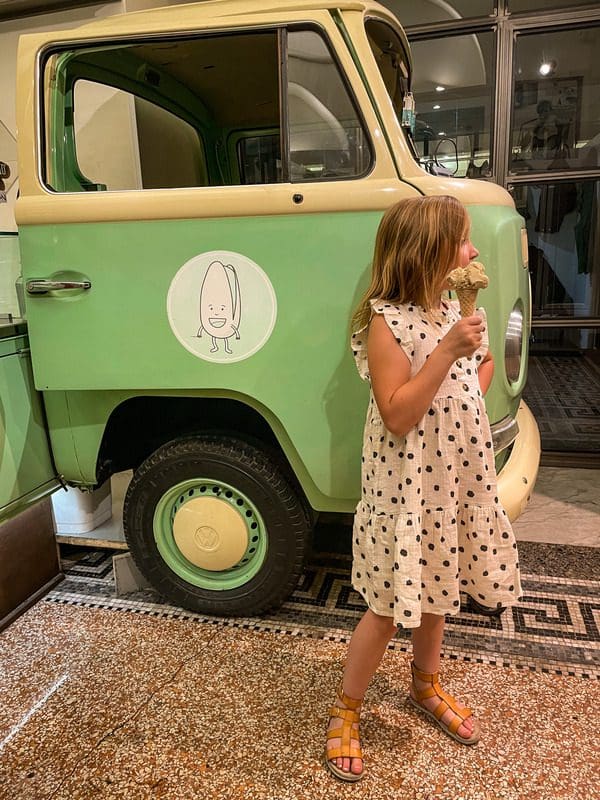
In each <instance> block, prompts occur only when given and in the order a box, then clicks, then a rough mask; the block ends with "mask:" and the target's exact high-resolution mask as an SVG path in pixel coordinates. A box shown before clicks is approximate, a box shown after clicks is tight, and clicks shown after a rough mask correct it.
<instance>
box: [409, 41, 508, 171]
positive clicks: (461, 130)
mask: <svg viewBox="0 0 600 800" xmlns="http://www.w3.org/2000/svg"><path fill="white" fill-rule="evenodd" d="M411 47H412V51H413V59H414V76H415V78H414V83H413V92H414V95H415V101H416V110H417V129H416V133H415V139H416V143H417V149H418V151H419V155H420V156H421V158H422V160H423V161H424V162H425V163H426V162H428V161H430V160H432V161H434V162H436V163H437V164H439V165H441V166H444V167H446V169H447V170H448V171H449V172H450V173H451V174H452V175H456V176H460V177H464V176H466V177H468V178H480V177H487V176H488V175H489V174H491V165H490V148H491V130H492V118H493V114H492V111H493V97H492V94H493V88H494V77H495V66H494V34H493V33H491V32H487V33H477V34H469V35H467V36H445V37H444V38H443V39H430V40H427V41H418V42H413V43H412V45H411Z"/></svg>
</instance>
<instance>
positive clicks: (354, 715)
mask: <svg viewBox="0 0 600 800" xmlns="http://www.w3.org/2000/svg"><path fill="white" fill-rule="evenodd" d="M329 716H330V717H339V718H340V719H343V720H345V721H346V722H349V723H350V724H352V723H353V722H360V714H359V713H358V711H353V710H352V709H351V708H339V707H338V706H331V708H330V709H329Z"/></svg>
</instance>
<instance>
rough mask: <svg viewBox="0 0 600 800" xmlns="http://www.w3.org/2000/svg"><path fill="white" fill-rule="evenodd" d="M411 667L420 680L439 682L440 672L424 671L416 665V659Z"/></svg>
mask: <svg viewBox="0 0 600 800" xmlns="http://www.w3.org/2000/svg"><path fill="white" fill-rule="evenodd" d="M410 668H411V670H412V674H413V677H414V678H418V679H419V680H420V681H425V682H427V683H437V682H438V681H439V675H440V673H439V672H423V671H422V670H420V669H419V668H418V667H417V666H415V662H414V661H411V663H410Z"/></svg>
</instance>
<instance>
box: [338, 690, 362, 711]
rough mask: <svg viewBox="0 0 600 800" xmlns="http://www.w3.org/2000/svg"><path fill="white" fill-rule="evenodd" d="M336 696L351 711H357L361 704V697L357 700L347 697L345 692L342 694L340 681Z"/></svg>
mask: <svg viewBox="0 0 600 800" xmlns="http://www.w3.org/2000/svg"><path fill="white" fill-rule="evenodd" d="M337 696H338V700H340V702H342V703H343V704H344V705H345V706H347V707H348V708H349V709H352V710H353V711H358V709H359V708H360V707H361V705H362V698H361V699H360V700H357V699H356V698H355V697H348V695H347V694H344V687H343V685H342V684H341V683H340V685H339V687H338V690H337Z"/></svg>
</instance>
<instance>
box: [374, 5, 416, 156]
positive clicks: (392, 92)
mask: <svg viewBox="0 0 600 800" xmlns="http://www.w3.org/2000/svg"><path fill="white" fill-rule="evenodd" d="M365 31H366V33H367V38H368V40H369V44H370V45H371V50H372V51H373V55H374V56H375V61H376V62H377V66H378V67H379V72H380V73H381V77H382V78H383V82H384V83H385V88H386V89H387V92H388V94H389V96H390V99H391V101H392V104H393V106H394V111H395V112H396V116H397V117H398V120H399V121H402V110H403V107H404V100H405V97H406V95H407V94H408V92H410V90H411V89H410V83H411V69H410V57H409V55H408V53H407V51H406V48H405V46H404V44H403V42H402V40H401V39H400V37H399V36H398V34H397V33H396V31H395V30H394V29H393V28H392V27H391V26H390V25H389V24H388V23H387V22H384V21H383V20H380V19H374V18H369V19H367V20H366V21H365ZM403 130H404V131H405V133H406V134H407V139H408V140H409V142H410V144H411V149H412V151H413V153H414V156H415V159H416V160H418V156H417V151H416V149H415V147H414V144H413V139H412V135H413V134H412V131H411V128H410V127H406V126H403Z"/></svg>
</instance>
